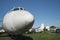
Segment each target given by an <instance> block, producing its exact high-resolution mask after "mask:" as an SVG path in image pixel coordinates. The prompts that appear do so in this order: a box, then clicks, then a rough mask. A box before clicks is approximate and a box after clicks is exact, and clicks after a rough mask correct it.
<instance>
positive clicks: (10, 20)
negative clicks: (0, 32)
mask: <svg viewBox="0 0 60 40" xmlns="http://www.w3.org/2000/svg"><path fill="white" fill-rule="evenodd" d="M33 23H34V17H33V15H32V14H31V13H29V12H28V11H26V10H16V11H11V12H8V13H7V14H6V15H5V16H4V19H3V28H4V29H5V31H6V32H10V33H18V32H20V33H23V32H26V31H27V30H29V29H30V28H31V27H32V25H33Z"/></svg>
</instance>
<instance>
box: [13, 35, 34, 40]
mask: <svg viewBox="0 0 60 40" xmlns="http://www.w3.org/2000/svg"><path fill="white" fill-rule="evenodd" d="M13 40H33V39H32V38H31V37H28V36H23V35H16V36H15V37H14V39H13Z"/></svg>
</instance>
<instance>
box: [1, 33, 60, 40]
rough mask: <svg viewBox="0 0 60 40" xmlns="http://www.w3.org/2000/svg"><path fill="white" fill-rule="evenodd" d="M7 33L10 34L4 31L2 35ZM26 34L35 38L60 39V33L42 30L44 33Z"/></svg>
mask: <svg viewBox="0 0 60 40" xmlns="http://www.w3.org/2000/svg"><path fill="white" fill-rule="evenodd" d="M0 34H1V33H0ZM7 35H8V34H7V33H4V34H1V35H0V36H4V37H6V36H7ZM24 35H25V36H28V37H31V38H32V39H33V40H60V33H51V32H42V33H31V34H24Z"/></svg>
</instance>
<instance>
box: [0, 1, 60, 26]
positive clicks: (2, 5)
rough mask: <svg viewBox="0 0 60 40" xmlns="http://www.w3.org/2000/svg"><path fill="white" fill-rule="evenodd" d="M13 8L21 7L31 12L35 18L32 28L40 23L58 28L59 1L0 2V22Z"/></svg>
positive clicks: (59, 16)
mask: <svg viewBox="0 0 60 40" xmlns="http://www.w3.org/2000/svg"><path fill="white" fill-rule="evenodd" d="M13 7H23V8H25V9H26V10H28V11H29V12H31V13H32V14H33V16H34V18H35V22H34V25H33V27H37V26H40V25H41V24H42V23H44V24H45V26H52V25H54V26H57V27H60V0H4V1H3V0H0V20H3V17H4V15H5V14H6V13H7V12H8V11H9V10H11V9H12V8H13ZM1 25H2V22H0V26H1Z"/></svg>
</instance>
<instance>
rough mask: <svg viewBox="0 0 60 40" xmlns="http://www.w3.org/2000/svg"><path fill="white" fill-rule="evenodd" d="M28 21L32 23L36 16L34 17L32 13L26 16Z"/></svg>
mask: <svg viewBox="0 0 60 40" xmlns="http://www.w3.org/2000/svg"><path fill="white" fill-rule="evenodd" d="M26 21H27V22H28V23H31V22H33V21H34V17H33V16H32V15H29V16H27V17H26Z"/></svg>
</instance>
